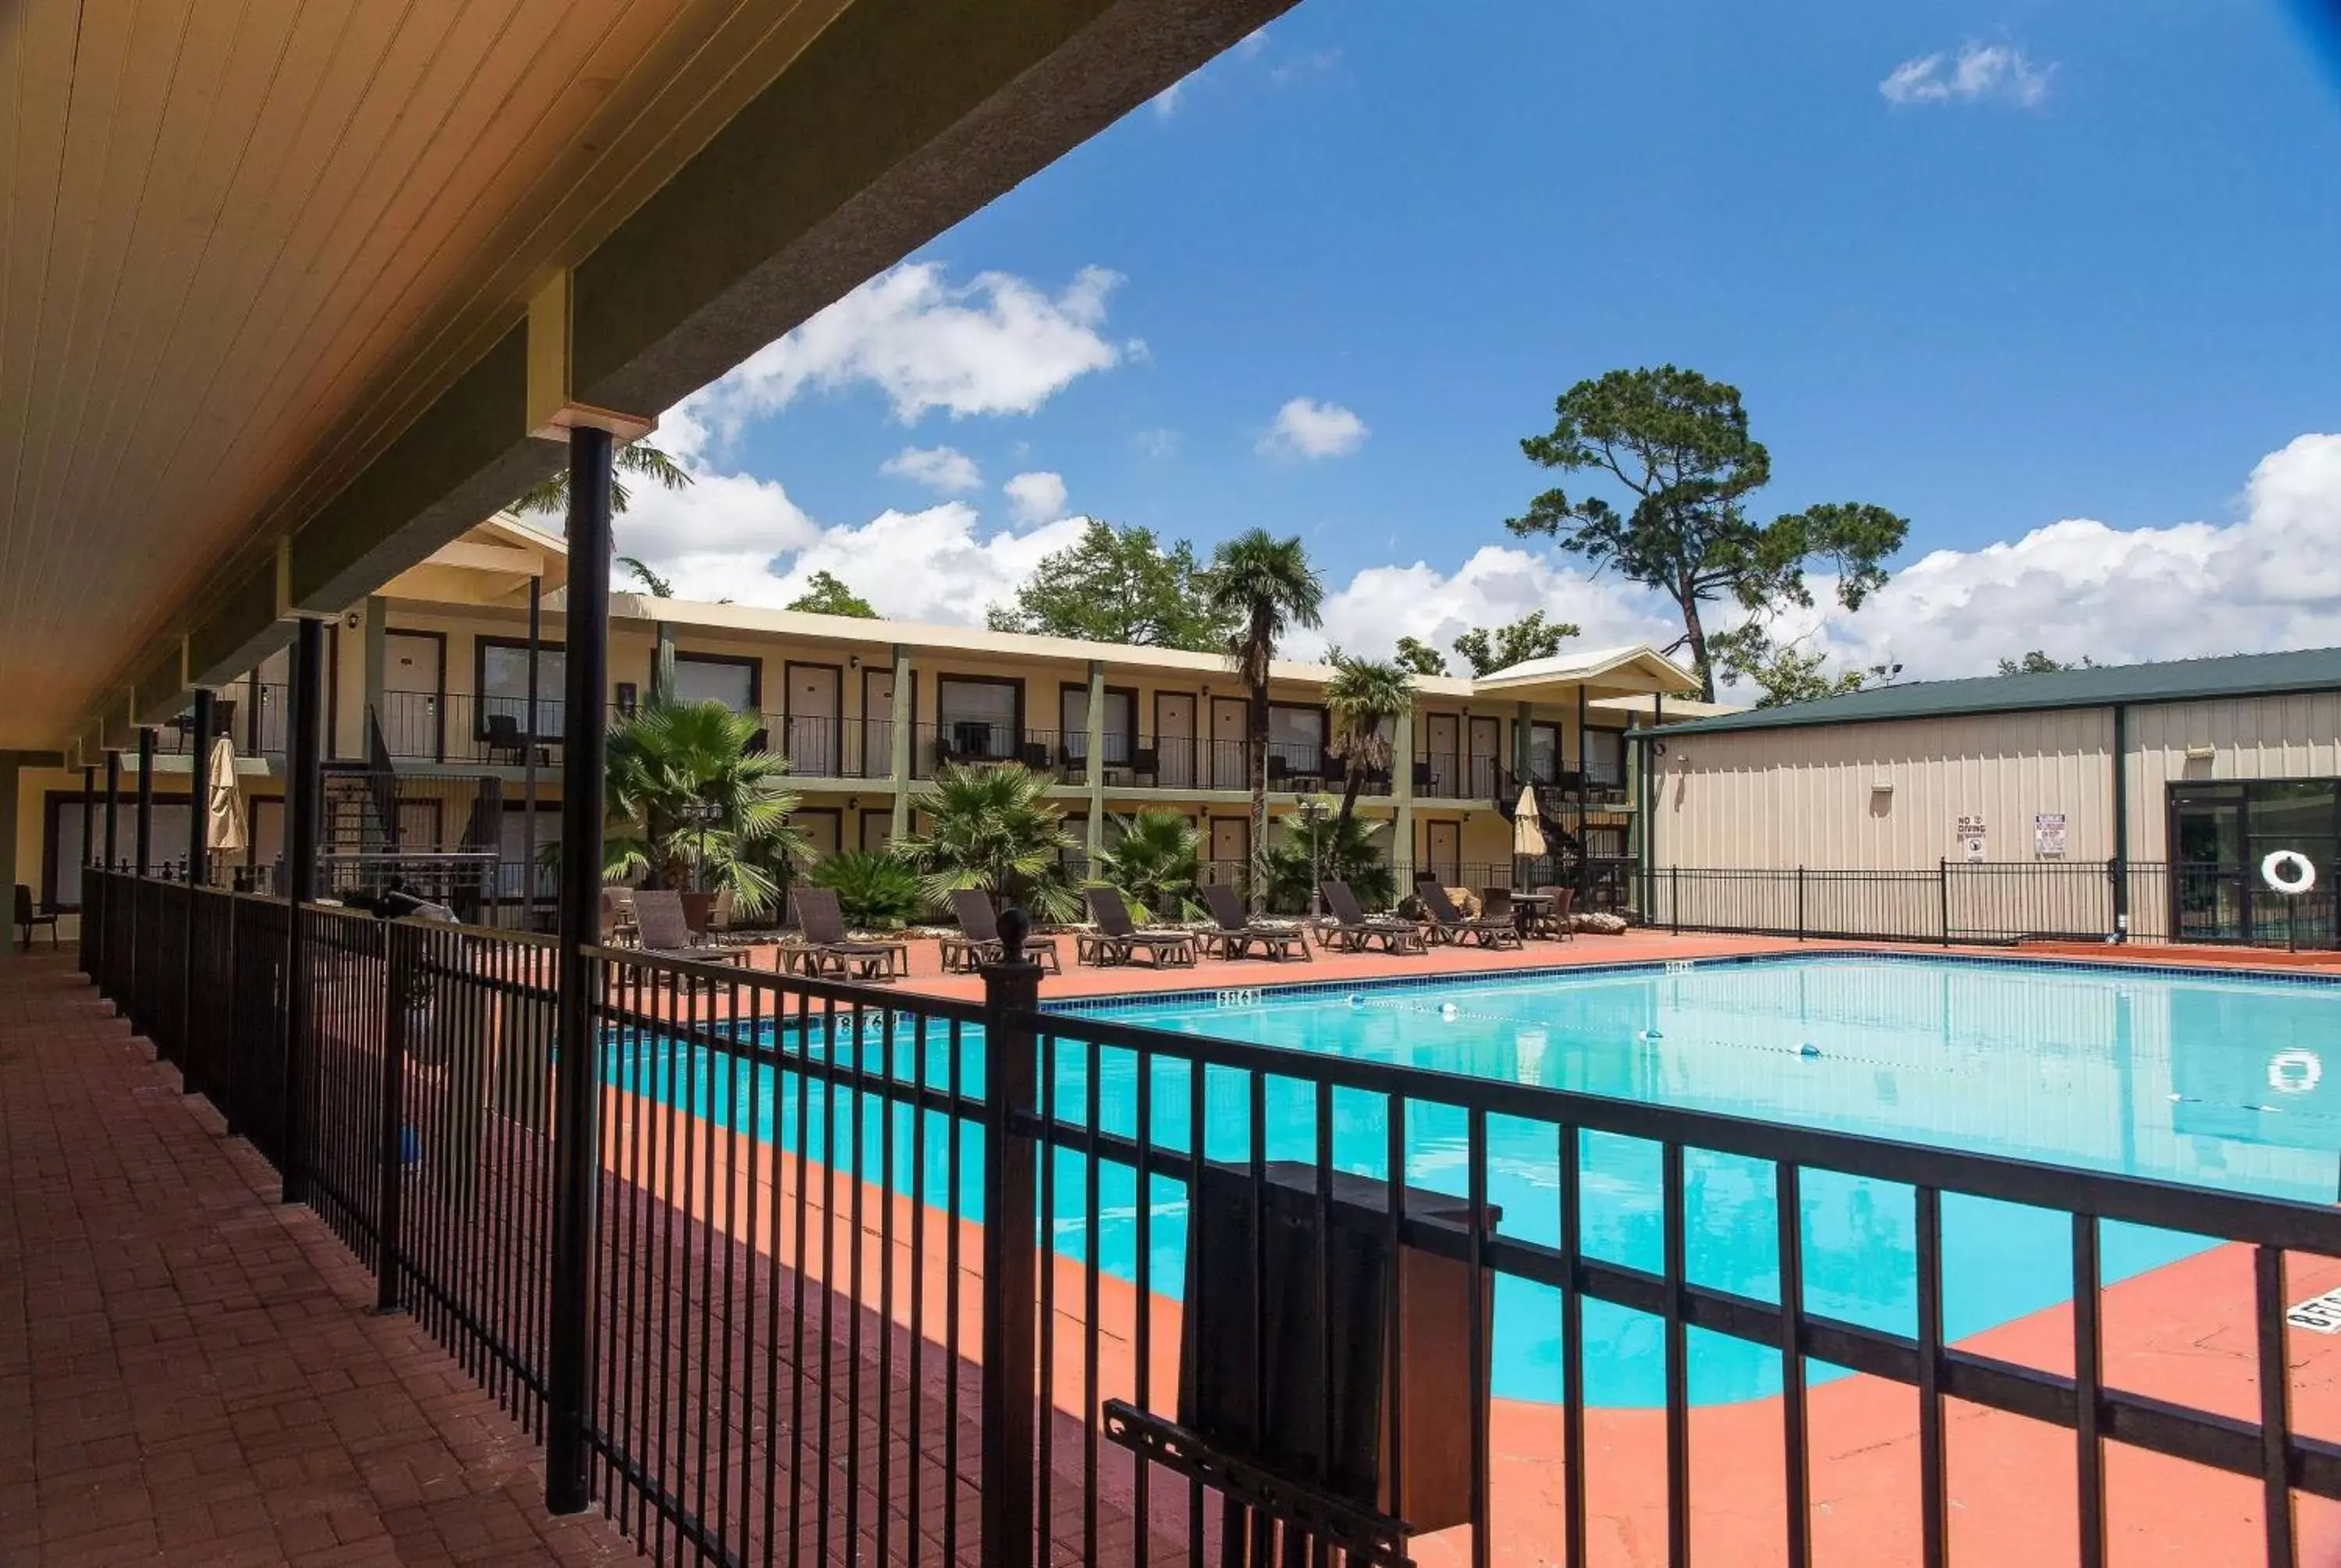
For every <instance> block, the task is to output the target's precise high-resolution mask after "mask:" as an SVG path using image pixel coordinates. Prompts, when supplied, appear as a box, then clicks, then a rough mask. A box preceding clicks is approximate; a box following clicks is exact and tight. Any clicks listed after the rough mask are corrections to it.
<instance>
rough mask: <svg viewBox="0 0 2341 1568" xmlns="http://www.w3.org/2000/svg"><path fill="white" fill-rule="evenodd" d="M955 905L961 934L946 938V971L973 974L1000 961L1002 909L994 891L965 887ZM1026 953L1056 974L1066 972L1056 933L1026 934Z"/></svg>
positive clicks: (957, 894)
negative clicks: (995, 904) (996, 904)
mask: <svg viewBox="0 0 2341 1568" xmlns="http://www.w3.org/2000/svg"><path fill="white" fill-rule="evenodd" d="M951 913H952V914H954V915H956V916H958V917H959V935H958V936H956V937H945V938H943V939H942V961H943V973H944V974H946V975H971V974H973V973H975V971H976V969H977V968H978V967H979V966H981V965H983V964H996V963H998V962H1000V956H1001V952H1002V951H1003V947H1002V944H1001V939H1000V912H999V911H998V910H996V909H994V908H992V907H991V894H989V893H985V892H982V891H981V890H980V889H977V888H961V889H960V890H959V891H958V892H955V893H953V894H952V895H951ZM1024 957H1025V958H1027V959H1028V960H1030V961H1031V962H1032V963H1035V964H1038V965H1040V966H1041V968H1044V969H1046V970H1048V971H1049V972H1050V973H1051V974H1052V975H1061V974H1063V973H1064V972H1065V971H1064V967H1063V965H1062V964H1061V963H1060V962H1059V960H1058V958H1057V939H1056V938H1054V937H1031V936H1028V937H1026V938H1024Z"/></svg>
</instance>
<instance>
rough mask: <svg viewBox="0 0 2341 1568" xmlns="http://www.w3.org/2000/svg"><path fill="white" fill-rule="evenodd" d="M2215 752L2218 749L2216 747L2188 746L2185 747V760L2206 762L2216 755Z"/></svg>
mask: <svg viewBox="0 0 2341 1568" xmlns="http://www.w3.org/2000/svg"><path fill="white" fill-rule="evenodd" d="M2217 753H2218V749H2217V748H2216V747H2213V746H2189V747H2188V748H2187V760H2188V761H2189V762H2208V761H2209V760H2211V759H2212V758H2213V757H2215V756H2216V755H2217Z"/></svg>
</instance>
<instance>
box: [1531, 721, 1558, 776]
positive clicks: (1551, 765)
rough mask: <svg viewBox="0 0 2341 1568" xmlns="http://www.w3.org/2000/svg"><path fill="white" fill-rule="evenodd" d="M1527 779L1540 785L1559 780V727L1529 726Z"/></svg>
mask: <svg viewBox="0 0 2341 1568" xmlns="http://www.w3.org/2000/svg"><path fill="white" fill-rule="evenodd" d="M1529 778H1531V779H1535V780H1536V781H1537V782H1539V783H1540V784H1553V783H1558V782H1559V779H1560V726H1559V725H1558V724H1530V725H1529Z"/></svg>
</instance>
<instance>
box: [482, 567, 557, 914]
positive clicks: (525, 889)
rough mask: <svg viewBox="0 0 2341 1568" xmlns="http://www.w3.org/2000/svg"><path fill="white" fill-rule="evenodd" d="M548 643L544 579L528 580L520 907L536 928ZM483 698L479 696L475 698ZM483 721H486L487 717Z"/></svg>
mask: <svg viewBox="0 0 2341 1568" xmlns="http://www.w3.org/2000/svg"><path fill="white" fill-rule="evenodd" d="M543 645H544V579H543V577H531V578H530V579H529V580H528V695H527V696H526V697H525V698H523V706H524V708H525V710H526V713H527V717H526V718H525V719H523V721H522V723H521V752H520V794H521V800H522V802H523V804H522V807H521V828H520V855H521V868H520V908H521V917H520V924H521V929H522V930H523V931H533V930H535V929H536V680H537V659H538V652H539V650H540V649H542V648H543ZM478 700H480V699H479V698H474V699H473V701H478ZM483 722H485V720H484V719H483Z"/></svg>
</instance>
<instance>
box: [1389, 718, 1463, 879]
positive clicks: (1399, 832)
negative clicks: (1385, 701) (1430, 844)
mask: <svg viewBox="0 0 2341 1568" xmlns="http://www.w3.org/2000/svg"><path fill="white" fill-rule="evenodd" d="M1462 722H1463V723H1465V724H1469V722H1470V720H1469V719H1464V720H1463V721H1462ZM1390 815H1391V821H1390V868H1391V869H1392V870H1393V871H1394V872H1396V873H1397V885H1398V886H1399V887H1400V888H1411V887H1413V886H1414V705H1413V704H1412V703H1409V704H1408V705H1407V706H1406V707H1405V708H1403V709H1401V710H1399V716H1398V726H1397V733H1396V734H1394V735H1392V736H1391V737H1390Z"/></svg>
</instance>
